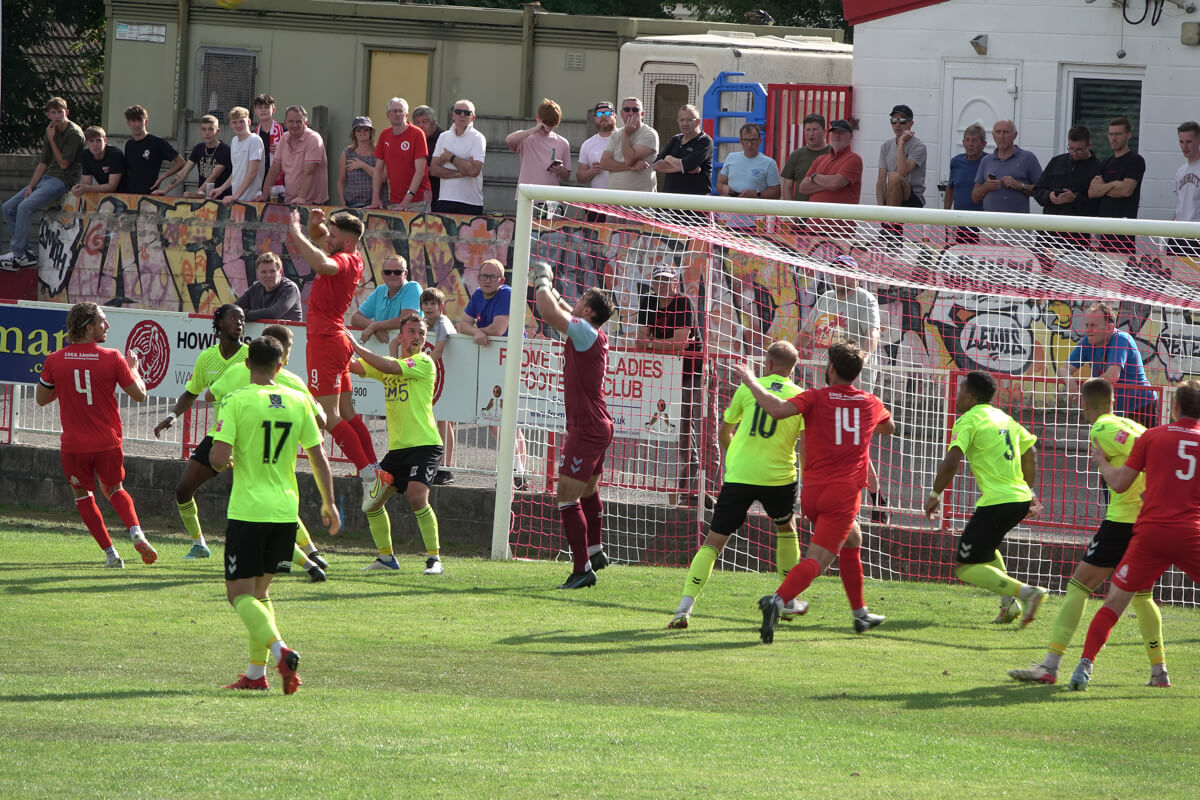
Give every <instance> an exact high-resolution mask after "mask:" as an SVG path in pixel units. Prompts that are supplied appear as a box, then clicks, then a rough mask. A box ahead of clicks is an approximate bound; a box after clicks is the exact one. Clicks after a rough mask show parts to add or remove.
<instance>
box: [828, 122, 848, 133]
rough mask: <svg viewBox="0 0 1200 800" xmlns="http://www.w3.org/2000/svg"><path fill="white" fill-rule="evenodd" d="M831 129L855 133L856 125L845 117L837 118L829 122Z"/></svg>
mask: <svg viewBox="0 0 1200 800" xmlns="http://www.w3.org/2000/svg"><path fill="white" fill-rule="evenodd" d="M829 130H831V131H845V132H846V133H854V126H853V125H851V124H850V123H849V122H848V121H846V120H844V119H835V120H834V121H833V122H831V123H829Z"/></svg>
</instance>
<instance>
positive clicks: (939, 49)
mask: <svg viewBox="0 0 1200 800" xmlns="http://www.w3.org/2000/svg"><path fill="white" fill-rule="evenodd" d="M1136 7H1137V8H1140V5H1139V6H1136ZM1135 13H1136V12H1133V11H1132V10H1131V14H1135ZM1185 21H1190V22H1197V21H1200V13H1196V12H1192V13H1185V12H1184V11H1182V10H1180V9H1178V8H1176V7H1175V6H1173V5H1170V4H1168V5H1167V6H1166V12H1165V13H1164V15H1163V18H1162V22H1161V23H1160V24H1159V25H1157V26H1151V25H1150V23H1149V21H1148V20H1147V21H1146V22H1144V23H1142V24H1140V25H1127V24H1125V23H1124V22H1123V21H1122V18H1121V9H1120V7H1119V4H1118V7H1116V8H1114V7H1113V5H1112V4H1111V3H1108V2H1097V3H1092V4H1090V5H1088V4H1085V3H1084V2H1083V0H950V2H946V3H941V4H938V5H933V6H929V7H926V8H920V9H916V10H914V11H909V12H906V13H902V14H897V15H895V16H892V17H887V18H884V19H879V20H875V21H872V22H865V23H862V24H859V25H856V26H855V28H854V92H855V97H854V109H855V112H856V116H858V117H859V118H860V120H861V124H862V127H861V130H860V131H859V134H858V135H857V136H856V137H855V146H854V149H855V151H856V152H858V153H860V154H862V156H863V165H864V167H865V169H864V173H863V195H862V197H863V202H869V203H874V202H875V174H876V170H877V167H878V154H879V146H880V143H881V142H882V141H883V140H884V138H885V137H888V136H890V135H891V128H890V126H889V125H888V120H887V115H888V112H889V111H890V110H891V108H892V106H893V105H895V104H896V103H906V104H908V105H909V106H911V107H912V108H913V111H914V113H915V116H916V124H915V125H914V128H913V130H914V132H915V133H916V134H917V135H918V136H920V137H921V139H922V140H924V141H925V143H926V144H927V145H928V147H929V162H928V163H929V167H928V171H927V176H928V178H927V184H926V186H927V188H926V194H925V198H926V202H927V203H929V204H932V203H934V202H937V191H936V188H934V187H935V184H936V183H937V178H944V177H945V176H946V175H947V174H948V172H949V163H950V158H951V157H952V156H953V155H955V154H956V153H959V152H961V146H960V141H959V140H958V139H957V138H955V137H954V136H952V135H951V134H950V126H949V124H948V118H949V117H950V116H951V115H953V114H954V113H956V112H957V111H958V110H959V109H949V110H948V112H949V113H947V111H944V101H945V98H944V92H945V90H946V87H945V86H944V85H943V81H944V76H945V74H946V69H947V65H948V64H951V63H952V62H961V63H963V64H966V65H979V66H981V67H985V66H987V65H1007V64H1011V65H1013V66H1014V67H1015V68H1016V83H1015V85H1014V86H1013V90H1014V92H1015V93H1016V98H1015V99H1016V109H1017V118H1016V120H1015V121H1016V126H1017V130H1018V131H1019V136H1018V139H1017V144H1018V145H1020V146H1021V147H1024V148H1026V149H1028V150H1032V151H1033V152H1034V153H1035V154H1036V155H1037V157H1038V160H1039V161H1041V163H1042V164H1043V165H1045V164H1046V162H1047V161H1049V160H1050V158H1051V157H1053V156H1054V155H1056V154H1058V153H1062V152H1065V151H1066V133H1067V129H1068V128H1069V127H1070V126H1071V125H1072V124H1073V122H1074V121H1073V120H1072V119H1071V118H1070V116H1071V109H1070V108H1069V107H1068V105H1067V104H1068V102H1069V99H1068V95H1069V93H1068V91H1067V88H1068V87H1067V79H1068V76H1069V75H1070V74H1080V73H1083V72H1086V73H1088V74H1091V75H1093V76H1094V77H1108V78H1124V79H1140V80H1141V81H1142V107H1141V119H1142V122H1141V127H1140V145H1139V151H1140V153H1141V155H1142V156H1143V157H1144V158H1145V159H1146V178H1145V180H1144V182H1143V186H1142V195H1141V214H1140V216H1142V217H1144V218H1158V219H1170V218H1171V217H1172V214H1173V213H1174V210H1175V199H1174V194H1173V189H1172V187H1173V177H1174V175H1175V170H1176V168H1178V166H1179V165H1180V164H1181V163H1182V161H1183V159H1182V156H1181V155H1180V153H1179V146H1178V141H1177V137H1176V133H1175V127H1176V126H1177V125H1178V124H1179V123H1180V122H1182V121H1184V120H1187V119H1195V118H1196V117H1198V116H1200V106H1197V104H1196V102H1195V91H1194V87H1195V86H1196V85H1197V82H1198V81H1200V62H1198V57H1200V49H1198V48H1197V47H1193V46H1188V45H1184V44H1181V43H1180V25H1181V23H1182V22H1185ZM979 34H987V36H988V52H987V55H986V56H980V55H977V54H976V53H975V52H974V50H973V49H972V48H971V46H970V44H969V41H970V39H971V38H972V37H974V36H976V35H979ZM1122 48H1123V49H1124V52H1125V53H1126V55H1125V57H1124V58H1118V57H1117V55H1116V54H1117V51H1118V50H1121V49H1122ZM992 122H994V120H991V119H987V120H983V124H984V126H985V127H987V128H989V129H990V125H991V124H992ZM1104 134H1105V131H1103V130H1101V131H1095V130H1093V131H1092V137H1093V140H1095V139H1097V138H1099V139H1101V140H1103V137H1104ZM988 138H989V140H990V138H991V136H990V134H989V137H988ZM1030 206H1031V208H1032V209H1033V210H1035V211H1036V210H1038V208H1039V207H1038V205H1037V203H1034V202H1032V201H1031V203H1030Z"/></svg>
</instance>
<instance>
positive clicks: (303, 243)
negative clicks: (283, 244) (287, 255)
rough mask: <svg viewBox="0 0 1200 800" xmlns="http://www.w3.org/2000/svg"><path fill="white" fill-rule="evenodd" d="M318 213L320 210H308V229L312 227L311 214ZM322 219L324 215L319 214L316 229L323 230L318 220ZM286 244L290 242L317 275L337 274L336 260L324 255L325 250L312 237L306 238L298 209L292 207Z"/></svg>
mask: <svg viewBox="0 0 1200 800" xmlns="http://www.w3.org/2000/svg"><path fill="white" fill-rule="evenodd" d="M320 213H321V212H320V211H319V210H318V209H313V210H312V211H310V212H309V230H310V231H312V230H313V229H314V225H313V216H314V215H318V214H320ZM323 219H324V215H321V217H320V219H319V220H318V221H317V223H316V225H317V226H318V228H317V229H318V230H324V227H325V226H324V225H322V224H321V222H320V220H323ZM321 238H323V237H321ZM288 244H290V245H291V246H292V247H293V248H294V249H295V250H296V252H298V253H299V254H300V257H301V258H303V259H304V260H305V262H307V264H308V265H309V266H310V267H312V269H313V272H316V273H317V274H319V275H337V271H338V265H337V262H336V261H334V260H333V259H332V258H330V257H329V256H328V255H326V253H325V251H324V250H322V249H321V248H320V247H318V246H317V245H316V244H315V243H314V242H313V240H312V239H310V238H308V236H306V235H305V233H304V231H303V229H301V227H300V211H299V210H298V209H292V219H291V223H290V224H289V225H288Z"/></svg>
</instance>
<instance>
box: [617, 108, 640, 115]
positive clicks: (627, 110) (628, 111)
mask: <svg viewBox="0 0 1200 800" xmlns="http://www.w3.org/2000/svg"><path fill="white" fill-rule="evenodd" d="M621 110H622V111H624V112H625V113H626V114H636V113H637V112H639V111H641V109H640V108H631V107H630V106H625V107H624V108H622V109H621Z"/></svg>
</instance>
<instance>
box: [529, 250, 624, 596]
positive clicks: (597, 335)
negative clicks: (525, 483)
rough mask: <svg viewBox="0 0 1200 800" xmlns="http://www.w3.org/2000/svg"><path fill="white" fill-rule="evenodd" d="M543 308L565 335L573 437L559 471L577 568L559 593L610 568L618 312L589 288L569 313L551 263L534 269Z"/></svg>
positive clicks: (566, 398)
mask: <svg viewBox="0 0 1200 800" xmlns="http://www.w3.org/2000/svg"><path fill="white" fill-rule="evenodd" d="M529 277H530V278H531V279H532V281H533V285H534V287H535V291H536V298H537V310H538V313H539V314H541V316H542V319H544V320H545V321H546V323H547V324H548V325H550V327H552V328H554V330H556V331H558V332H559V333H561V334H563V336H564V337H565V339H566V343H565V344H564V346H563V404H564V405H565V407H566V415H567V438H566V441H565V442H564V443H563V448H562V466H561V467H560V468H559V471H558V513H559V516H560V517H561V519H562V526H563V533H564V534H565V535H566V537H567V542H568V543H569V544H570V546H571V559H572V562H573V564H572V570H571V574H570V575H569V576H568V577H567V580H566V581H565V582H564V583H563V584H562V585H561V586H559V587H558V588H559V589H582V588H584V587H586V586H595V585H596V570H598V569H604V567H606V566H608V556H607V555H605V553H604V545H603V543H602V541H601V520H602V514H603V505H602V504H601V502H600V491H599V484H600V472H601V469H602V467H603V466H604V454H605V451H607V450H608V445H609V444H610V443H611V442H612V438H613V420H612V415H611V414H609V413H608V403H607V402H606V401H605V399H604V376H605V373H606V372H607V370H608V336H606V335H605V333H604V331H603V330H601V328H602V327H603V325H604V323H606V322H608V320H609V319H610V318H611V317H612V315H613V312H614V311H615V310H616V306H614V304H613V301H612V297H611V296H610V295H609V293H608V292H606V291H604V290H603V289H596V288H592V289H588V290H587V291H586V292H584V293H583V296H582V297H580V298H579V302H577V303H576V304H575V307H574V308H573V309H571V310H570V311H567V309H566V305H565V303H564V302H563V299H562V298H561V297H559V295H558V293H557V292H556V291H554V273H553V272H552V271H551V269H550V265H549V264H546V263H543V262H537V263H535V264H532V265H531V266H530V268H529Z"/></svg>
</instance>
